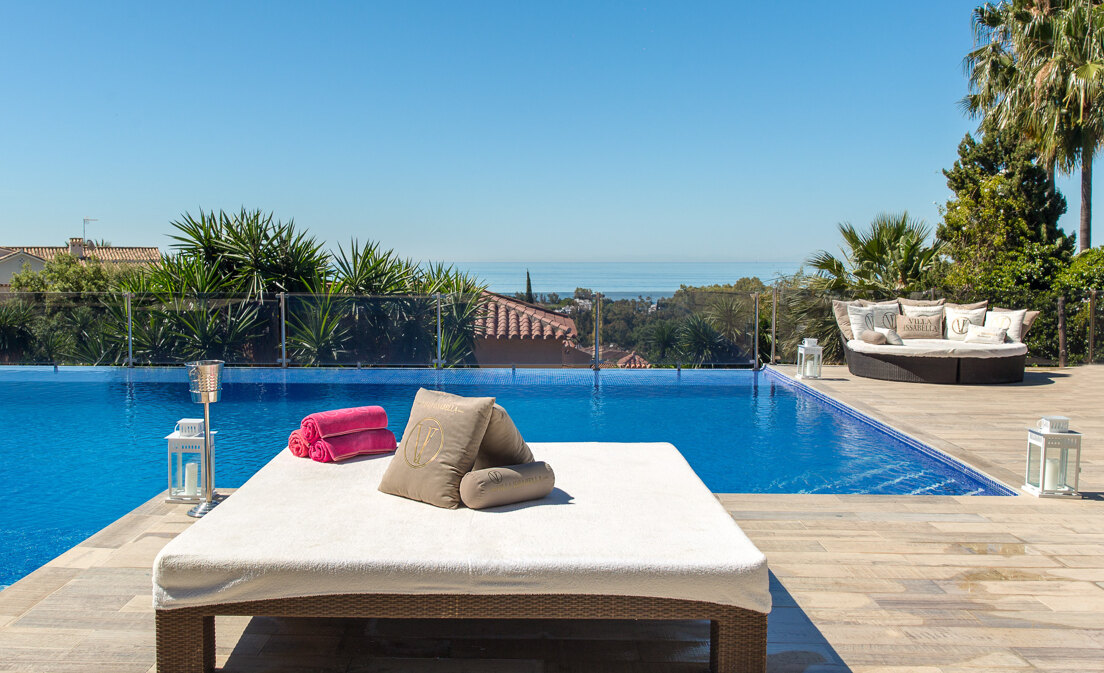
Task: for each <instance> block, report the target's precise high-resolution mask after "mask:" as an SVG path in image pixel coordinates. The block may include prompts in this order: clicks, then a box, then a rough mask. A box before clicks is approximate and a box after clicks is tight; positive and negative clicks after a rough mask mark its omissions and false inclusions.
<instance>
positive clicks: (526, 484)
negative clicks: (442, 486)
mask: <svg viewBox="0 0 1104 673" xmlns="http://www.w3.org/2000/svg"><path fill="white" fill-rule="evenodd" d="M555 485H556V474H555V473H554V472H552V468H551V467H549V466H548V463H545V462H539V463H526V464H524V465H507V466H503V467H492V468H490V469H487V470H475V471H473V472H469V473H467V474H465V475H464V478H463V479H462V480H461V481H460V499H461V500H463V501H464V504H465V505H466V506H468V507H470V508H471V509H483V508H484V507H498V506H499V505H509V504H511V503H515V502H525V501H526V500H537V499H538V498H543V497H544V496H546V495H548V494H549V493H551V492H552V488H553V487H554V486H555Z"/></svg>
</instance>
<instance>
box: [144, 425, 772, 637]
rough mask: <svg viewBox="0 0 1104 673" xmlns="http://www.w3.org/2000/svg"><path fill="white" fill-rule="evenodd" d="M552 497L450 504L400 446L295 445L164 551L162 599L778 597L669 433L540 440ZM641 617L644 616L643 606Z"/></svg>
mask: <svg viewBox="0 0 1104 673" xmlns="http://www.w3.org/2000/svg"><path fill="white" fill-rule="evenodd" d="M532 448H533V452H534V453H535V454H536V455H537V456H539V457H540V458H541V459H543V460H546V461H548V463H549V464H551V465H553V466H555V469H556V475H557V484H556V485H557V487H558V488H557V489H556V490H555V491H553V492H552V494H551V495H550V496H548V497H547V498H545V499H543V500H538V501H533V502H529V503H522V504H519V505H509V506H505V507H499V508H493V509H489V510H471V509H465V508H462V509H441V508H438V507H431V506H428V505H425V504H423V503H420V502H416V501H413V500H407V499H404V498H396V497H394V496H390V495H387V494H385V493H380V492H379V491H378V490H377V488H376V487H377V485H378V484H379V481H380V478H381V477H382V475H383V472H384V470H385V469H386V468H387V465H388V462H389V461H390V460H392V458H391V457H388V456H366V457H363V458H356V459H352V460H348V461H345V462H343V463H340V464H323V463H315V462H313V461H304V460H300V459H298V458H295V457H294V456H293V455H292V454H291V453H290V452H289V451H287V450H286V449H285V450H284V451H282V452H281V453H279V454H278V455H277V456H276V457H275V458H273V459H272V461H271V462H269V464H268V465H266V466H265V467H264V468H262V469H261V470H260V471H259V472H257V473H256V474H255V475H254V476H253V477H252V478H250V479H249V481H248V482H246V484H245V485H244V486H242V488H241V489H239V490H238V491H237V492H236V493H234V494H233V495H231V496H230V497H229V498H228V499H227V500H226V501H225V502H223V503H222V504H221V505H220V506H219V507H218V508H216V509H215V510H214V511H213V512H211V513H210V514H208V515H207V516H206V517H204V518H203V519H201V520H199V521H197V522H196V523H195V524H193V525H192V526H191V527H189V528H188V529H187V530H185V531H183V532H182V533H180V535H178V536H177V537H176V538H175V539H173V540H172V541H171V542H169V544H168V545H166V546H165V548H164V549H163V550H162V551H161V553H160V554H159V555H158V556H157V559H156V560H155V561H154V568H153V584H154V592H153V593H154V606H155V607H156V608H158V609H159V610H166V609H168V611H169V612H172V611H173V609H175V608H184V607H188V606H204V605H213V604H222V603H229V602H238V601H264V600H269V599H283V598H292V597H305V596H328V595H337V594H407V595H416V594H436V595H440V594H457V595H464V596H470V595H499V594H513V595H517V594H564V595H578V594H598V595H613V596H648V597H657V598H672V599H684V600H693V601H705V602H708V603H713V604H720V605H728V606H734V607H738V608H744V609H747V610H752V611H755V612H759V613H766V612H769V611H770V607H771V598H770V593H769V591H768V586H767V584H768V582H767V564H766V558H765V557H764V556H763V554H762V553H761V552H760V551H759V550H758V549H757V548H756V547H755V545H754V544H753V543H752V542H751V541H750V540H749V539H748V538H747V536H745V535H744V533H743V531H741V530H740V528H739V527H738V526H737V525H736V523H735V522H734V521H733V520H732V518H731V517H730V516H729V515H728V513H727V512H726V511H725V510H724V508H723V507H722V506H721V505H720V503H719V502H718V501H717V500H716V498H715V497H714V496H713V495H712V494H711V493H710V492H709V490H708V489H707V488H706V487H705V485H704V484H703V483H702V482H701V480H700V479H698V477H697V476H696V475H695V474H694V472H693V470H691V469H690V466H689V465H688V464H687V463H686V460H685V459H684V458H683V457H682V455H681V454H679V452H678V450H677V449H675V447H673V446H671V445H670V444H598V443H590V444H534V445H532ZM642 618H647V616H646V615H645V616H642Z"/></svg>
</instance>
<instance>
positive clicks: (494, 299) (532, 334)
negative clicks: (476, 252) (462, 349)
mask: <svg viewBox="0 0 1104 673" xmlns="http://www.w3.org/2000/svg"><path fill="white" fill-rule="evenodd" d="M483 297H484V298H485V299H486V300H487V301H486V303H485V304H484V305H483V309H482V311H481V313H480V316H479V317H478V318H477V319H476V325H477V327H478V328H479V330H480V333H481V334H482V336H483V338H484V339H562V340H573V339H575V337H576V336H577V335H578V332H577V330H576V329H575V321H574V320H572V319H571V318H568V317H567V316H565V315H561V314H559V313H556V312H554V311H549V310H548V309H545V308H541V307H540V306H535V305H533V304H527V303H525V302H523V301H519V300H517V299H511V298H510V297H505V296H503V295H501V294H495V293H493V292H484V293H483Z"/></svg>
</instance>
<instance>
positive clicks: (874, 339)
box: [859, 329, 888, 344]
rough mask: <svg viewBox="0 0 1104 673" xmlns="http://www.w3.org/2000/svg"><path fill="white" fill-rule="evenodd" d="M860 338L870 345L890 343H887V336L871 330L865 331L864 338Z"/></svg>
mask: <svg viewBox="0 0 1104 673" xmlns="http://www.w3.org/2000/svg"><path fill="white" fill-rule="evenodd" d="M859 338H860V339H862V340H863V341H865V342H866V343H868V344H884V343H888V342H887V341H886V336H885V335H884V334H882V333H880V332H875V331H874V330H869V329H868V330H865V331H863V333H862V336H861V337H859Z"/></svg>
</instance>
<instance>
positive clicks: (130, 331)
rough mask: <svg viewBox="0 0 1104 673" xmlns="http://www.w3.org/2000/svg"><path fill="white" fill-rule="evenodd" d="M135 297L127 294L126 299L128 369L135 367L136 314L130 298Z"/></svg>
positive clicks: (129, 293) (132, 294) (130, 293)
mask: <svg viewBox="0 0 1104 673" xmlns="http://www.w3.org/2000/svg"><path fill="white" fill-rule="evenodd" d="M133 296H134V293H133V292H127V293H126V295H125V297H126V312H127V367H130V368H133V367H134V313H133V311H132V309H131V304H130V298H131V297H133Z"/></svg>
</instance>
